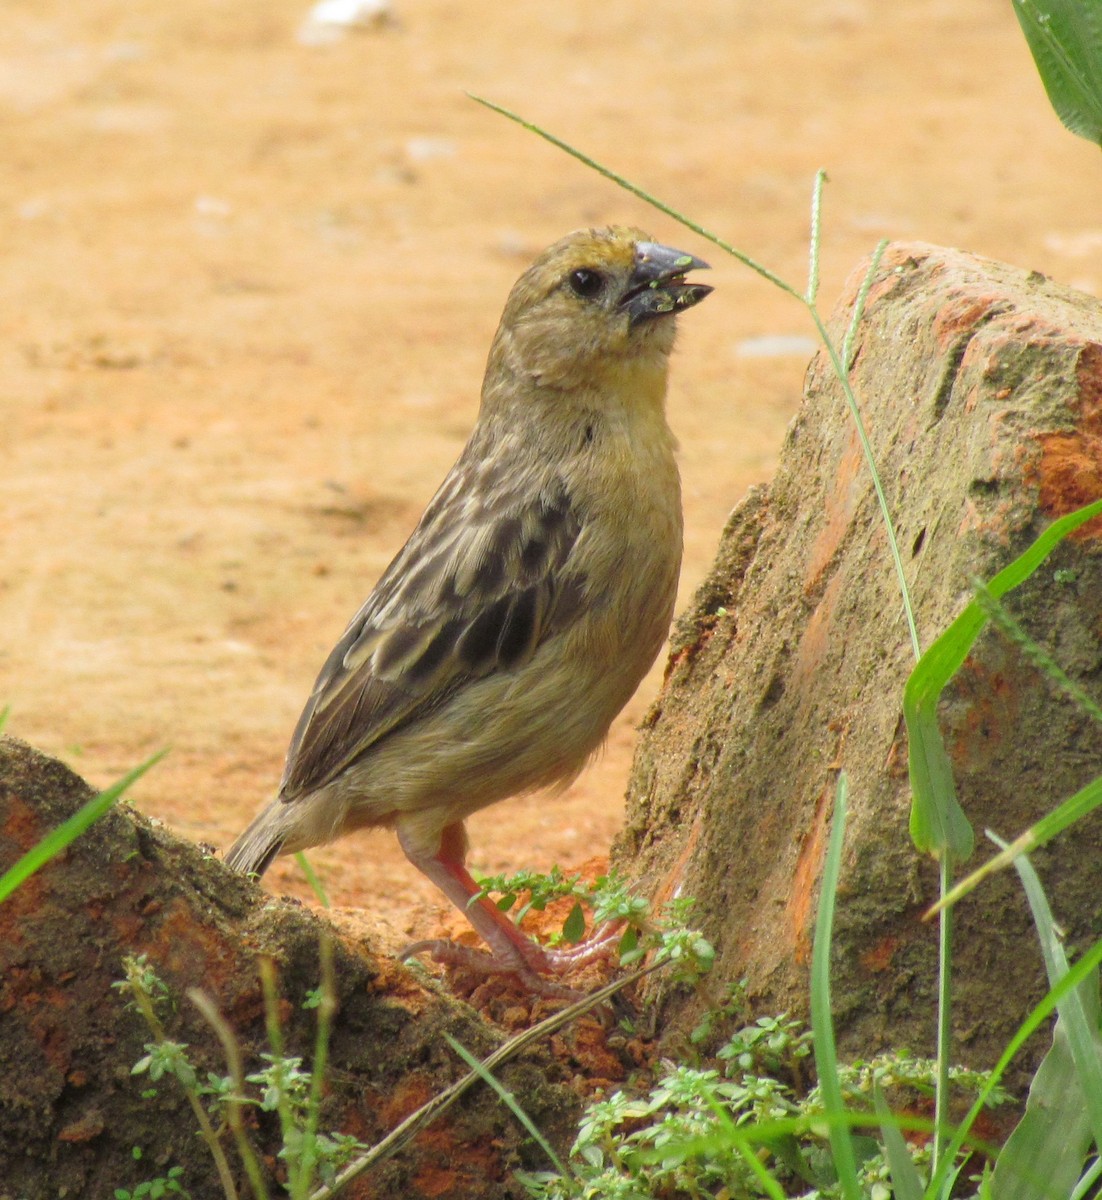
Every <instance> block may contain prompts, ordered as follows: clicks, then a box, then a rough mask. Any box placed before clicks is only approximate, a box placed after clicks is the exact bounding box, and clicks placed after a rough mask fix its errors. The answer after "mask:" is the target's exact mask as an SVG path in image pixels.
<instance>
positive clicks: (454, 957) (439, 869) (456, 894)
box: [398, 821, 576, 997]
mask: <svg viewBox="0 0 1102 1200" xmlns="http://www.w3.org/2000/svg"><path fill="white" fill-rule="evenodd" d="M398 841H399V843H400V845H401V847H402V849H403V851H404V852H405V855H406V857H407V858H408V859H409V861H410V862H411V863H412V864H413V865H414V866H415V867H416V868H417V869H418V870H419V871H420V872H421V873H422V874H423V875H425V876H426V877H427V878H428V879H431V880H432V882H433V883H434V884H436V886H437V887H438V888H439V889H440V890H441V891H442V892H443V893H444V895H445V896H447V898H448V899H449V900H450V901H451V902H452V903H453V904H454V905H455V906H456V908H458V909H459V911H460V912H461V913H463V915H464V916H465V917H466V918H467V920H468V921H470V923H471V925H472V926H473V927H474V929H475V932H476V933H477V934H478V935H479V936H480V937H481V938H482V940H483V941H484V942H485V943H486V945H487V946H489V947H490V951H491V953H490V955H485V954H482V953H481V952H480V951H477V950H469V949H467V948H466V947H464V946H457V945H456V944H455V943H454V942H449V941H447V940H446V939H444V938H434V939H430V940H428V941H423V942H416V943H414V944H413V945H412V946H407V947H406V950H405V951H404V954H403V956H404V957H408V956H409V955H410V954H419V953H428V954H431V955H432V957H433V958H434V959H435V960H436V961H437V962H446V963H454V964H458V965H462V966H467V967H473V968H475V969H477V970H481V971H486V972H488V973H489V972H505V973H508V974H513V975H517V976H519V977H520V978H521V979H522V980H523V981H524V983H525V984H526V985H527V986H528V987H530V988H531V989H532V990H533V991H535V992H539V993H541V994H543V995H548V996H562V997H575V996H576V993H575V992H573V991H571V990H570V989H569V988H565V987H562V986H561V985H559V984H553V983H550V982H549V981H548V980H545V979H541V978H540V977H539V975H538V974H537V972H541V971H543V972H550V971H553V970H554V968H555V967H556V966H560V965H562V966H565V965H566V963H565V962H563V963H561V964H560V963H558V962H552V961H551V959H550V958H549V956H548V955H547V954H546V953H545V952H544V951H543V950H541V949H540V947H539V946H537V945H536V943H535V942H533V941H532V940H531V938H529V937H527V936H526V935H525V934H523V933H522V932H521V931H520V930H519V929H518V928H517V927H516V926H515V925H514V924H513V922H512V921H510V920H509V918H508V917H507V916H506V915H505V914H504V913H503V912H502V911H501V910H500V909H499V908H497V906H496V905H494V904H492V903H491V902H490V901H489V900H487V899H486V898H485V897H484V896H483V897H480V898H479V899H478V900H474V901H473V902H472V897H473V896H476V895H477V894H478V892H479V891H480V890H481V889H480V888H479V886H478V884H477V883H475V881H474V879H472V878H471V874H470V872H469V871H468V870H467V868H466V865H465V860H466V856H467V833H466V830H465V829H464V828H463V824H462V822H458V821H457V822H456V823H455V824H454V825H449V826H447V827H446V828H445V829H444V832H443V835H442V836H441V839H440V849H439V850H437V852H436V853H435V854H425V853H424V852H423V851H420V850H418V849H417V848H416V847H415V846H412V845H411V844H410V841H409V839H408V838H406V837H405V836H403V834H402V831H401V830H400V829H399V831H398ZM556 957H557V956H556Z"/></svg>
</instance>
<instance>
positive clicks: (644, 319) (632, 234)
mask: <svg viewBox="0 0 1102 1200" xmlns="http://www.w3.org/2000/svg"><path fill="white" fill-rule="evenodd" d="M706 265H707V264H706V263H703V262H702V261H701V260H699V259H697V258H694V257H693V256H692V255H690V254H684V253H682V252H680V251H677V250H673V249H670V248H669V247H666V246H661V245H658V244H657V243H655V242H653V241H651V240H650V238H649V237H648V236H647V235H646V234H645V233H643V231H642V230H639V229H630V228H624V227H612V228H608V229H599V230H581V231H579V232H577V233H572V234H570V235H568V236H567V237H565V238H563V239H562V240H561V241H559V242H556V243H555V244H554V245H553V246H551V247H550V248H549V249H548V250H546V251H545V252H544V253H543V254H542V255H541V256H540V257H539V258H538V259H537V260H536V261H535V262H534V263H533V264H532V266H531V267H529V268H528V270H527V271H525V273H524V274H523V275H522V276H521V277H520V279H519V280H518V281H517V283H516V284H515V286H514V287H513V290H512V292H511V293H510V295H509V300H508V302H507V304H506V306H505V312H504V314H503V316H502V322H501V330H500V331H499V334H498V337H499V339H501V338H502V337H503V336H504V337H507V338H508V341H509V343H510V350H511V353H510V356H509V357H510V359H511V360H512V362H513V365H514V366H515V367H520V368H522V369H524V370H525V371H527V372H529V373H531V374H533V375H539V376H541V377H543V378H547V379H549V380H550V379H552V378H554V377H556V376H559V377H563V378H565V377H568V376H570V375H572V374H574V373H575V372H576V371H578V370H580V369H584V365H585V364H586V363H592V361H593V359H594V358H595V357H601V358H602V359H605V360H608V359H613V358H622V357H624V356H636V355H640V354H644V355H659V356H663V357H664V356H666V355H668V354H669V352H670V350H671V348H672V346H673V338H674V322H673V321H672V320H669V319H668V318H669V317H671V316H674V315H675V314H676V313H678V312H680V311H682V310H683V309H685V308H690V307H692V306H693V305H694V304H697V303H699V302H700V301H701V300H702V299H703V298H704V297H705V296H706V295H707V294H708V293H709V292H710V291H711V290H712V289H711V288H710V287H707V286H706V285H704V284H698V283H689V282H687V281H686V279H685V273H686V272H687V271H690V270H692V269H693V268H699V267H704V266H706Z"/></svg>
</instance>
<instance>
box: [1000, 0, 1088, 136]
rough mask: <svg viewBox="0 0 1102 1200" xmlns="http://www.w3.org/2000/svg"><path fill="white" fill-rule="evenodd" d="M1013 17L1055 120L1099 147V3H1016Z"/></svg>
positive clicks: (1033, 0) (1051, 0)
mask: <svg viewBox="0 0 1102 1200" xmlns="http://www.w3.org/2000/svg"><path fill="white" fill-rule="evenodd" d="M1014 12H1015V14H1016V15H1017V18H1018V24H1019V25H1021V27H1022V32H1023V33H1024V34H1025V38H1026V41H1027V42H1028V43H1029V49H1030V53H1031V54H1032V55H1033V61H1034V62H1035V63H1036V64H1037V71H1038V72H1039V74H1040V76H1041V82H1042V83H1043V84H1044V86H1045V91H1046V92H1047V93H1048V98H1049V101H1050V102H1051V103H1052V107H1053V108H1054V109H1055V110H1056V115H1057V116H1058V117H1059V118H1060V120H1061V121H1063V123H1064V124H1065V125H1066V126H1067V127H1068V129H1070V130H1071V131H1072V133H1077V134H1079V136H1080V137H1085V138H1086V139H1087V140H1088V141H1091V142H1094V144H1095V145H1096V146H1097V145H1102V5H1099V3H1098V0H1015V4H1014Z"/></svg>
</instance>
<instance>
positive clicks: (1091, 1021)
mask: <svg viewBox="0 0 1102 1200" xmlns="http://www.w3.org/2000/svg"><path fill="white" fill-rule="evenodd" d="M996 841H998V839H996ZM999 844H1000V846H1002V847H1003V848H1005V843H1003V842H999ZM1014 866H1015V868H1016V869H1017V872H1018V876H1019V878H1020V879H1021V881H1022V887H1023V888H1024V890H1025V894H1026V898H1027V899H1028V901H1029V908H1030V911H1031V912H1032V914H1033V922H1034V924H1035V925H1036V927H1037V937H1038V940H1039V942H1040V945H1041V953H1042V955H1043V957H1044V960H1045V970H1046V971H1047V973H1048V978H1049V984H1050V986H1052V987H1055V986H1056V985H1057V984H1059V982H1060V981H1061V980H1062V979H1063V978H1064V976H1065V975H1067V973H1068V961H1067V956H1066V955H1065V953H1064V947H1063V945H1062V944H1061V942H1060V938H1059V935H1058V934H1057V932H1056V928H1055V923H1054V922H1053V919H1052V910H1051V909H1050V908H1049V904H1048V899H1047V897H1046V896H1045V893H1044V889H1043V888H1042V887H1041V881H1040V880H1039V879H1038V878H1037V872H1036V871H1035V870H1034V869H1033V864H1032V863H1031V862H1030V861H1029V859H1028V858H1024V857H1023V858H1020V859H1018V861H1017V862H1016V863H1015V864H1014ZM1098 986H1099V981H1098V971H1097V969H1096V970H1094V971H1092V972H1090V973H1089V974H1088V975H1087V976H1086V978H1085V979H1084V980H1083V981H1082V983H1080V984H1079V986H1078V987H1076V988H1073V989H1072V990H1071V991H1069V992H1068V993H1067V994H1066V995H1065V996H1064V997H1063V999H1062V1000H1061V1001H1060V1002H1059V1003H1058V1004H1057V1006H1056V1007H1057V1012H1058V1013H1059V1020H1058V1021H1057V1025H1056V1030H1055V1031H1054V1034H1053V1048H1052V1050H1051V1051H1050V1052H1049V1056H1048V1057H1050V1058H1051V1059H1052V1063H1053V1065H1052V1066H1051V1068H1050V1070H1049V1072H1048V1074H1047V1075H1046V1081H1047V1084H1048V1086H1047V1089H1046V1090H1045V1092H1044V1103H1038V1104H1037V1105H1035V1106H1034V1107H1033V1109H1032V1110H1030V1111H1027V1117H1028V1120H1027V1119H1025V1118H1023V1121H1022V1122H1021V1124H1020V1125H1019V1127H1018V1130H1017V1131H1016V1133H1015V1137H1016V1139H1017V1140H1016V1141H1015V1145H1018V1144H1019V1143H1022V1142H1024V1145H1023V1146H1022V1150H1021V1154H1022V1158H1021V1161H1022V1162H1025V1163H1031V1162H1032V1163H1038V1162H1049V1161H1050V1160H1049V1159H1048V1158H1047V1157H1046V1156H1044V1155H1041V1156H1040V1157H1039V1156H1038V1155H1039V1149H1040V1148H1041V1147H1046V1146H1047V1147H1054V1146H1055V1145H1056V1144H1058V1142H1059V1141H1060V1139H1063V1141H1064V1147H1065V1152H1064V1153H1063V1154H1062V1155H1061V1156H1060V1159H1059V1162H1058V1163H1057V1162H1056V1161H1053V1162H1052V1164H1051V1165H1052V1167H1053V1170H1052V1171H1046V1172H1045V1175H1046V1178H1047V1183H1046V1189H1047V1190H1050V1191H1051V1190H1053V1189H1054V1190H1055V1194H1057V1195H1061V1196H1064V1195H1067V1194H1068V1193H1069V1192H1070V1191H1071V1188H1072V1187H1073V1186H1074V1184H1075V1182H1076V1180H1077V1179H1078V1178H1079V1173H1080V1171H1081V1169H1082V1166H1083V1161H1084V1159H1085V1158H1086V1155H1087V1151H1088V1150H1089V1148H1090V1144H1091V1141H1092V1140H1093V1141H1094V1143H1095V1144H1096V1145H1098V1146H1102V1038H1100V1036H1099V1020H1100V1007H1102V1006H1100V1004H1099V994H1098ZM1065 1046H1066V1053H1065V1052H1064V1047H1065ZM1041 1082H1042V1080H1041V1076H1040V1074H1039V1073H1038V1076H1037V1077H1036V1078H1035V1080H1034V1087H1035V1088H1039V1086H1040V1084H1041ZM1031 1095H1032V1090H1031ZM1074 1114H1078V1118H1077V1120H1076V1121H1075V1122H1074V1123H1073V1124H1072V1125H1069V1123H1068V1122H1069V1119H1070V1118H1071V1117H1072V1116H1073V1115H1074ZM1073 1128H1075V1129H1076V1131H1077V1133H1078V1135H1079V1137H1078V1140H1076V1139H1074V1138H1073V1137H1072V1135H1071V1131H1072V1129H1073ZM1054 1172H1056V1173H1057V1174H1056V1177H1055V1178H1054V1177H1053V1176H1054Z"/></svg>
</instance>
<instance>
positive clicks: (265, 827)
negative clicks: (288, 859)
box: [226, 801, 287, 876]
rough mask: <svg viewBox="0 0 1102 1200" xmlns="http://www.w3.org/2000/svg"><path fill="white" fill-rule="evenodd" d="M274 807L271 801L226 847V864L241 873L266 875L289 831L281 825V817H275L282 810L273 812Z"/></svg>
mask: <svg viewBox="0 0 1102 1200" xmlns="http://www.w3.org/2000/svg"><path fill="white" fill-rule="evenodd" d="M277 803H278V801H277ZM282 807H283V806H282V805H280V808H282ZM273 808H275V806H274V805H271V806H269V807H268V808H265V809H264V810H263V811H261V812H260V813H258V814H257V816H256V817H254V819H253V821H252V823H251V824H250V825H249V827H248V829H246V830H245V832H244V833H243V834H242V835H241V836H240V837H239V838H238V839H237V841H236V842H234V844H233V845H232V846H231V847H230V848H229V850H227V851H226V866H227V867H229V868H230V870H231V871H237V872H238V874H240V875H257V876H260V875H263V874H264V872H265V871H266V870H267V869H268V868H269V867H270V866H271V865H272V860H273V859H275V858H276V857H277V856H278V855H279V852H280V851H281V850H282V849H283V843H284V841H285V840H286V837H287V831H286V829H284V828H281V827H280V823H279V821H277V820H273V819H272V817H273V815H276V816H278V811H279V810H278V809H276V810H275V813H273Z"/></svg>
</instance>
